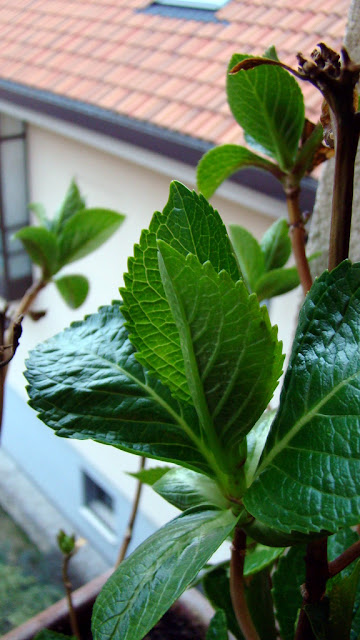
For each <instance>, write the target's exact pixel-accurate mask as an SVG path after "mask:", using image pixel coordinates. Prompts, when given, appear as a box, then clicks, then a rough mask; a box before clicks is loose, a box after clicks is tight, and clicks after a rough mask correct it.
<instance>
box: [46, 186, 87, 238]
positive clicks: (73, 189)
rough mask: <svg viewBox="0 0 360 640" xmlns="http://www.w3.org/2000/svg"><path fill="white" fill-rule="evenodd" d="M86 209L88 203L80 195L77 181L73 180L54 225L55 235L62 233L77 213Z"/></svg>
mask: <svg viewBox="0 0 360 640" xmlns="http://www.w3.org/2000/svg"><path fill="white" fill-rule="evenodd" d="M85 207H86V202H85V200H84V198H83V197H82V195H81V193H80V190H79V187H78V186H77V184H76V182H75V180H72V181H71V182H70V186H69V188H68V190H67V192H66V195H65V198H64V201H63V203H62V205H61V207H60V210H59V212H58V213H57V215H56V217H55V219H54V221H53V223H52V225H53V229H54V231H55V233H56V234H59V233H61V232H62V230H63V227H64V225H65V224H66V223H67V221H68V220H70V218H72V216H73V215H74V214H75V213H77V212H78V211H81V210H82V209H85Z"/></svg>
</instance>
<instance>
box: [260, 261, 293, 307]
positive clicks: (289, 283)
mask: <svg viewBox="0 0 360 640" xmlns="http://www.w3.org/2000/svg"><path fill="white" fill-rule="evenodd" d="M299 283H300V280H299V273H298V270H297V268H296V267H289V268H288V269H285V268H284V267H283V268H282V269H273V270H272V271H268V272H267V273H264V275H262V276H261V277H260V278H259V280H258V281H257V283H256V287H255V292H256V294H257V297H258V299H259V301H261V300H266V299H269V298H274V297H275V296H281V295H283V294H284V293H288V291H292V290H293V289H295V288H296V287H297V286H298V285H299Z"/></svg>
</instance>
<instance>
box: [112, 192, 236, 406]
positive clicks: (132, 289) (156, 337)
mask: <svg viewBox="0 0 360 640" xmlns="http://www.w3.org/2000/svg"><path fill="white" fill-rule="evenodd" d="M157 239H161V240H164V241H165V242H166V243H167V244H169V245H171V246H172V247H174V248H175V249H176V250H177V251H179V253H181V254H183V255H187V254H188V253H193V254H194V255H197V257H198V258H199V260H200V262H201V263H203V262H206V261H207V260H210V262H211V264H212V265H213V267H214V269H215V270H216V271H221V270H222V269H225V271H227V272H228V273H230V274H231V277H232V278H233V280H235V281H236V280H238V279H239V270H238V267H237V264H236V260H235V256H234V254H233V251H232V248H231V245H230V242H229V238H228V236H227V233H226V228H225V225H224V224H223V222H222V220H221V218H220V216H219V214H218V212H217V211H216V210H214V209H213V208H212V207H211V205H210V204H209V203H208V202H207V201H206V200H205V198H204V197H203V196H198V195H197V194H196V193H195V192H191V191H189V190H188V189H187V188H186V187H184V185H182V184H180V183H178V182H173V183H172V184H171V186H170V196H169V201H168V203H167V205H166V206H165V209H164V212H163V213H159V212H157V213H155V214H154V216H153V219H152V221H151V223H150V227H149V230H145V231H143V232H142V234H141V239H140V245H135V250H134V257H133V258H130V260H129V263H128V266H129V272H128V273H127V274H126V275H125V276H124V279H125V285H126V287H125V289H122V290H121V294H122V296H123V298H124V302H125V304H124V315H125V314H126V319H127V320H128V327H129V331H130V337H131V340H132V342H133V344H134V345H135V346H136V348H137V351H138V353H137V358H138V360H139V361H140V362H141V363H142V364H143V365H144V366H146V368H147V369H149V370H151V371H152V372H153V373H155V374H156V375H157V377H159V378H160V380H161V381H162V382H163V383H164V384H166V385H168V386H169V388H170V389H171V391H172V392H173V394H174V395H176V397H179V398H180V399H182V400H185V401H186V402H191V397H190V393H189V389H188V384H187V380H186V376H185V370H184V363H183V357H182V353H181V348H180V338H179V333H178V330H177V328H176V325H175V322H174V319H173V316H172V312H171V310H170V307H169V304H168V302H167V300H166V297H165V293H164V287H163V284H162V282H161V277H160V272H159V266H158V251H157V244H156V241H157Z"/></svg>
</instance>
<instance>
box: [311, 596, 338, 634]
mask: <svg viewBox="0 0 360 640" xmlns="http://www.w3.org/2000/svg"><path fill="white" fill-rule="evenodd" d="M304 611H305V613H306V615H307V617H308V619H309V622H310V626H311V629H312V632H313V634H314V636H315V640H330V637H329V626H328V622H329V602H328V600H327V598H324V599H323V600H322V601H321V602H315V603H311V604H306V605H305V606H304ZM340 637H341V639H342V640H345V638H343V636H342V635H341V636H336V638H337V639H338V638H340ZM334 640H335V638H334Z"/></svg>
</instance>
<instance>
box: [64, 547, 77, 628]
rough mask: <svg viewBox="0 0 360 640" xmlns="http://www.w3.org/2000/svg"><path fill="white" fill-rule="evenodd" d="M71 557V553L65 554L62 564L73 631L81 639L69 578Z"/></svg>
mask: <svg viewBox="0 0 360 640" xmlns="http://www.w3.org/2000/svg"><path fill="white" fill-rule="evenodd" d="M71 557H72V554H71V553H68V554H64V557H63V565H62V578H63V583H64V587H65V594H66V600H67V604H68V608H69V617H70V624H71V631H72V633H73V635H74V636H75V637H76V638H77V639H78V640H81V635H80V630H79V625H78V620H77V616H76V612H75V609H74V605H73V601H72V589H71V582H70V580H69V574H68V567H69V562H70V558H71Z"/></svg>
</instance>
